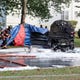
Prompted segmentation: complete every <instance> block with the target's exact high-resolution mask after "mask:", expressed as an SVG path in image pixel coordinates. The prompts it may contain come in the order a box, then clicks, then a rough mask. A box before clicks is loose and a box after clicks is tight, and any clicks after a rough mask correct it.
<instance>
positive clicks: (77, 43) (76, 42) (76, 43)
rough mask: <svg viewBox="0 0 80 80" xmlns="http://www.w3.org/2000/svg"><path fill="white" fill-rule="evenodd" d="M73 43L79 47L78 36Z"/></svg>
mask: <svg viewBox="0 0 80 80" xmlns="http://www.w3.org/2000/svg"><path fill="white" fill-rule="evenodd" d="M74 43H75V46H76V47H80V38H75V39H74Z"/></svg>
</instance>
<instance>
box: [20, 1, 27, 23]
mask: <svg viewBox="0 0 80 80" xmlns="http://www.w3.org/2000/svg"><path fill="white" fill-rule="evenodd" d="M21 2H22V11H21V24H24V23H25V18H26V3H27V0H21Z"/></svg>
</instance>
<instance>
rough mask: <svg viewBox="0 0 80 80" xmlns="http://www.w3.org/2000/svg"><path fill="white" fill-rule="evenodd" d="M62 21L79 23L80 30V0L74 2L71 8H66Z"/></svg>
mask: <svg viewBox="0 0 80 80" xmlns="http://www.w3.org/2000/svg"><path fill="white" fill-rule="evenodd" d="M62 16H63V17H62V19H64V20H75V21H78V23H77V26H76V29H75V30H78V29H80V0H72V2H71V4H70V6H69V8H67V7H66V8H64V9H63V12H62Z"/></svg>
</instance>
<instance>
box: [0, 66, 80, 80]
mask: <svg viewBox="0 0 80 80" xmlns="http://www.w3.org/2000/svg"><path fill="white" fill-rule="evenodd" d="M72 74H78V75H72ZM79 74H80V67H66V68H53V69H37V70H23V71H5V72H0V76H35V75H36V77H22V78H2V79H0V80H18V79H19V80H80V75H79ZM37 75H42V76H43V75H53V76H44V77H39V76H38V77H37ZM55 75H57V76H55ZM61 75H62V76H61ZM63 75H64V76H63ZM67 75H68V76H67ZM69 75H72V76H69Z"/></svg>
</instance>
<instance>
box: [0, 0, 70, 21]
mask: <svg viewBox="0 0 80 80" xmlns="http://www.w3.org/2000/svg"><path fill="white" fill-rule="evenodd" d="M70 1H71V0H0V5H1V6H2V7H1V8H0V10H5V14H6V15H7V14H9V13H12V14H15V13H17V14H20V13H21V14H22V15H21V23H25V16H26V14H29V15H32V16H34V17H35V16H36V17H41V19H48V18H50V17H51V15H50V7H51V6H54V9H55V10H57V11H59V10H60V5H61V4H62V3H63V4H69V3H70ZM4 7H5V8H4ZM21 10H22V11H21Z"/></svg>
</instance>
